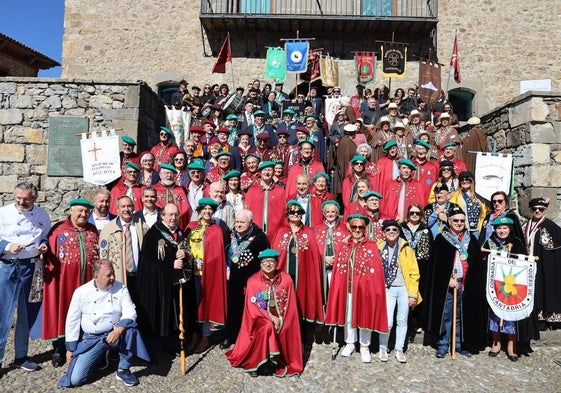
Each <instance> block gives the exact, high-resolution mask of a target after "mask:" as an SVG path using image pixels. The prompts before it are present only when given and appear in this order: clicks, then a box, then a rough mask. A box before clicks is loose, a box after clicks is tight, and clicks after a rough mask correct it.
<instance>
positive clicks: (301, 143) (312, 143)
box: [298, 139, 316, 148]
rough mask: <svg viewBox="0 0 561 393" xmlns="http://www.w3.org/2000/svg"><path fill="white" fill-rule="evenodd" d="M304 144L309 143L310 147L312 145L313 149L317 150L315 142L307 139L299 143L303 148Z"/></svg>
mask: <svg viewBox="0 0 561 393" xmlns="http://www.w3.org/2000/svg"><path fill="white" fill-rule="evenodd" d="M304 143H309V144H310V145H312V148H315V147H316V145H314V142H312V141H309V140H307V139H306V140H303V141H300V142H298V146H300V147H302V145H303V144H304Z"/></svg>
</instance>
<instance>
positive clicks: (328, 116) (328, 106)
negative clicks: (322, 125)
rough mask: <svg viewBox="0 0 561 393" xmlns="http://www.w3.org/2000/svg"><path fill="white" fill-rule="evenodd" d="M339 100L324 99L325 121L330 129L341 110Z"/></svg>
mask: <svg viewBox="0 0 561 393" xmlns="http://www.w3.org/2000/svg"><path fill="white" fill-rule="evenodd" d="M341 98H342V97H339V98H326V99H325V121H326V122H327V124H328V125H329V126H330V127H331V124H333V121H334V120H335V115H336V114H337V112H339V109H341V102H340V101H341Z"/></svg>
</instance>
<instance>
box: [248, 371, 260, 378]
mask: <svg viewBox="0 0 561 393" xmlns="http://www.w3.org/2000/svg"><path fill="white" fill-rule="evenodd" d="M249 376H250V377H252V378H257V377H258V376H259V373H258V372H257V371H251V372H250V373H249Z"/></svg>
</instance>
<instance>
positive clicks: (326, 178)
mask: <svg viewBox="0 0 561 393" xmlns="http://www.w3.org/2000/svg"><path fill="white" fill-rule="evenodd" d="M320 177H325V180H327V182H328V183H329V182H330V181H331V179H330V178H329V175H328V174H327V173H325V172H324V171H319V172H318V173H316V174H315V175H314V177H313V178H312V183H315V181H316V180H317V179H318V178H320Z"/></svg>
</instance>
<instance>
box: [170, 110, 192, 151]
mask: <svg viewBox="0 0 561 393" xmlns="http://www.w3.org/2000/svg"><path fill="white" fill-rule="evenodd" d="M165 108H166V117H167V119H168V126H169V128H170V129H171V130H172V131H173V137H174V138H175V143H177V146H179V147H180V148H181V147H183V143H184V142H185V140H187V139H189V137H190V135H189V128H190V124H191V111H190V110H189V109H187V108H181V109H175V108H174V107H173V106H172V107H171V108H170V107H167V106H166V107H165Z"/></svg>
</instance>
